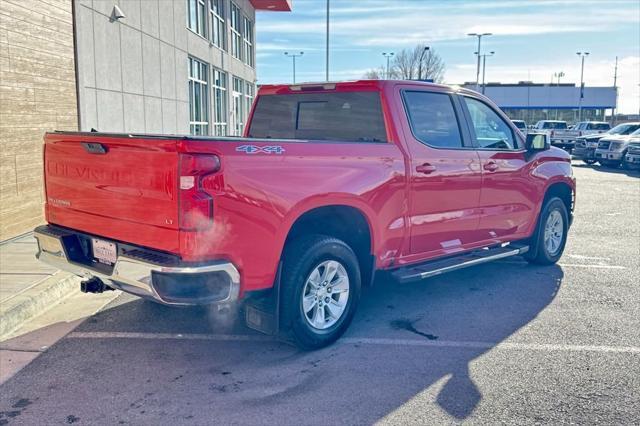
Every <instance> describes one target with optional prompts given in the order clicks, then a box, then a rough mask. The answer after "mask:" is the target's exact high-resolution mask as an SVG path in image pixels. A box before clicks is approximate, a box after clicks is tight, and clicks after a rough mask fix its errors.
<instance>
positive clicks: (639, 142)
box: [622, 136, 640, 169]
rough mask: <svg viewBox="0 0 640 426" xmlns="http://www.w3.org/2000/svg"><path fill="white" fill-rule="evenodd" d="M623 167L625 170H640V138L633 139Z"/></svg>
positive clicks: (630, 141)
mask: <svg viewBox="0 0 640 426" xmlns="http://www.w3.org/2000/svg"><path fill="white" fill-rule="evenodd" d="M622 166H623V167H624V168H625V169H640V136H638V137H634V138H631V139H630V140H629V146H628V147H627V155H625V157H624V161H623V162H622Z"/></svg>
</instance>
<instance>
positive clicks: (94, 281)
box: [80, 277, 113, 293]
mask: <svg viewBox="0 0 640 426" xmlns="http://www.w3.org/2000/svg"><path fill="white" fill-rule="evenodd" d="M111 290H113V288H111V287H109V286H108V285H106V284H105V283H103V282H102V280H101V279H100V278H96V277H93V278H90V279H88V280H86V281H82V282H81V283H80V291H81V292H83V293H103V292H105V291H111Z"/></svg>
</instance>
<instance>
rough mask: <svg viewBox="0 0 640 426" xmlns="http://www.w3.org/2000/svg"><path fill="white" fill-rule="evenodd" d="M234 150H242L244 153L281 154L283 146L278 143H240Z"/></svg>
mask: <svg viewBox="0 0 640 426" xmlns="http://www.w3.org/2000/svg"><path fill="white" fill-rule="evenodd" d="M236 151H238V152H244V153H245V154H282V153H283V152H284V148H283V147H281V146H280V145H268V146H257V145H241V146H239V147H237V148H236Z"/></svg>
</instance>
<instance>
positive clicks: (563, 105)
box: [463, 81, 617, 124]
mask: <svg viewBox="0 0 640 426" xmlns="http://www.w3.org/2000/svg"><path fill="white" fill-rule="evenodd" d="M463 87H466V88H469V89H472V90H478V91H482V87H481V86H480V87H478V86H476V84H475V83H465V84H464V85H463ZM484 94H485V95H486V96H488V97H489V98H490V99H491V100H493V101H494V102H495V103H496V104H497V105H498V106H499V107H500V108H501V109H502V110H503V111H504V112H505V113H506V114H507V115H508V116H509V117H510V118H511V119H513V120H524V121H526V122H527V124H535V123H536V122H537V121H538V120H564V121H567V122H569V123H570V124H571V123H575V122H577V121H578V116H579V112H578V110H579V109H580V106H582V120H594V121H604V120H605V116H606V113H607V110H609V111H608V113H609V114H610V113H611V110H612V109H614V108H615V106H616V97H617V90H616V88H615V87H588V86H586V87H584V89H583V91H582V102H580V85H575V84H573V83H561V84H549V83H547V84H537V83H532V82H527V81H522V82H519V83H515V84H502V83H487V84H486V86H485V89H484Z"/></svg>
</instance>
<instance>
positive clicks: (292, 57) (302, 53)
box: [284, 52, 304, 84]
mask: <svg viewBox="0 0 640 426" xmlns="http://www.w3.org/2000/svg"><path fill="white" fill-rule="evenodd" d="M302 55H304V52H300V53H297V54H296V53H289V52H284V56H288V57H289V58H291V59H293V84H296V58H297V57H299V56H302Z"/></svg>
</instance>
